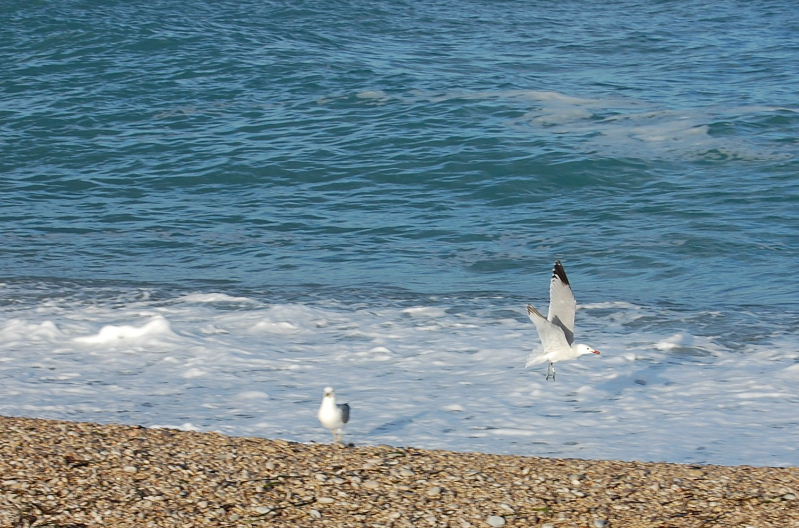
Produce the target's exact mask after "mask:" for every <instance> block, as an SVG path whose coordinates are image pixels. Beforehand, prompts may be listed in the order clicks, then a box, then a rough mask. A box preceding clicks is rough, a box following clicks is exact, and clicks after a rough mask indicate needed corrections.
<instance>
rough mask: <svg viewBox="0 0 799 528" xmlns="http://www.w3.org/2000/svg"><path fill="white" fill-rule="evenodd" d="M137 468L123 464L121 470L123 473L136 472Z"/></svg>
mask: <svg viewBox="0 0 799 528" xmlns="http://www.w3.org/2000/svg"><path fill="white" fill-rule="evenodd" d="M138 470H139V468H137V467H136V466H125V467H123V468H122V471H124V472H125V473H136V472H137V471H138Z"/></svg>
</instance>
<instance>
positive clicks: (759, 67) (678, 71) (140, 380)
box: [0, 1, 799, 465]
mask: <svg viewBox="0 0 799 528" xmlns="http://www.w3.org/2000/svg"><path fill="white" fill-rule="evenodd" d="M0 14H2V15H3V19H4V21H5V22H4V26H5V31H4V32H2V34H0V64H2V66H1V67H0V71H2V76H0V175H1V176H0V203H1V204H2V206H1V207H0V220H2V225H3V229H2V231H1V232H0V235H2V240H1V242H2V251H1V252H0V281H2V284H3V287H2V289H0V310H2V316H3V319H2V320H0V325H1V326H0V336H1V337H2V342H0V379H2V385H3V386H4V387H5V389H4V392H3V393H2V395H1V396H0V412H2V413H4V414H26V415H34V416H46V417H56V418H69V419H90V420H96V421H123V422H128V423H142V424H145V425H173V426H185V427H197V428H201V429H215V430H222V431H225V432H229V433H233V434H255V435H262V436H272V437H274V436H279V437H284V438H293V439H298V440H303V441H310V440H318V441H324V440H326V439H327V436H326V432H325V431H323V430H320V428H319V426H318V424H317V423H316V422H315V417H314V412H315V406H316V403H317V400H318V398H319V397H320V391H321V388H322V387H323V386H324V385H325V384H334V385H335V386H336V387H337V389H338V392H339V393H340V394H341V395H342V396H344V397H350V398H352V400H353V401H352V405H353V423H352V425H351V436H352V439H353V440H354V441H356V442H359V443H377V442H389V443H397V444H402V443H413V444H415V445H419V446H422V447H444V448H451V449H464V450H484V451H493V452H513V453H521V454H546V455H555V456H580V457H588V458H643V459H660V460H671V461H698V462H722V463H748V464H774V465H785V464H793V465H796V464H799V458H797V450H796V447H795V446H794V444H795V442H794V441H793V439H794V438H795V437H796V433H797V432H798V431H797V429H798V428H799V427H798V426H799V421H797V419H796V416H797V405H799V398H798V397H797V396H796V391H795V386H796V380H797V377H799V373H798V372H797V369H799V350H797V348H796V346H795V344H794V339H793V335H794V334H795V329H796V327H797V322H798V320H799V317H797V313H799V302H798V301H797V300H798V299H799V288H797V286H796V281H795V280H794V277H796V276H799V251H798V250H799V213H798V212H797V211H799V207H797V205H799V181H798V180H797V174H799V170H798V169H799V160H798V159H797V158H798V156H797V154H799V146H798V143H799V141H798V140H797V137H798V134H797V131H798V130H799V95H797V91H796V86H799V70H797V68H796V66H795V62H796V57H797V54H798V53H799V12H797V10H796V9H795V6H794V5H793V4H792V3H790V2H784V1H773V2H758V3H752V4H742V3H740V2H732V1H725V2H717V3H715V4H713V6H711V7H708V6H700V5H687V4H685V3H682V2H671V1H661V2H652V3H640V2H633V1H620V2H611V3H605V4H602V5H590V4H586V3H583V2H561V3H558V4H557V5H548V6H544V5H540V6H539V5H529V3H524V2H516V1H506V2H494V3H489V4H485V3H478V2H457V3H455V2H436V3H434V4H433V5H428V4H419V3H405V2H391V3H388V2H373V3H370V4H368V5H364V4H360V3H355V2H335V3H332V4H331V3H330V2H325V3H322V2H295V3H290V4H286V3H279V2H257V3H256V2H248V1H239V2H217V3H210V2H188V3H184V4H181V6H179V7H178V6H174V5H172V4H170V3H164V2H156V3H151V4H148V5H147V6H138V5H131V4H129V3H121V2H103V3H99V2H91V1H86V2H68V1H58V2H50V3H41V2H24V3H23V2H7V3H4V4H3V6H0ZM555 258H560V259H562V260H563V261H564V263H565V264H566V267H567V269H568V271H569V275H570V277H571V278H572V281H573V283H574V284H575V289H576V293H577V296H578V302H580V303H581V310H580V312H579V313H578V325H579V327H578V334H579V336H578V337H579V338H580V339H581V340H584V341H586V342H590V343H591V344H593V345H594V346H596V347H598V348H600V349H602V350H603V352H604V354H603V356H602V357H601V358H591V359H586V358H582V359H581V360H580V361H578V362H573V363H569V364H565V363H564V364H563V366H562V367H560V368H559V379H558V381H557V382H556V383H549V384H547V383H545V382H544V381H543V372H539V371H537V370H525V369H524V363H525V359H526V356H527V355H528V353H529V352H530V350H531V349H532V348H533V347H534V346H536V345H537V337H536V335H535V330H534V328H533V327H532V325H531V324H530V323H529V321H528V320H527V319H526V316H525V313H524V305H525V304H526V303H527V302H533V303H535V304H536V305H538V306H540V307H543V306H545V304H546V302H547V299H546V296H547V281H548V274H549V269H550V267H551V265H552V262H553V261H554V259H555Z"/></svg>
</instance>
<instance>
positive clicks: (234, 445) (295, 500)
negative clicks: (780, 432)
mask: <svg viewBox="0 0 799 528" xmlns="http://www.w3.org/2000/svg"><path fill="white" fill-rule="evenodd" d="M0 435H1V437H2V442H0V526H2V527H9V528H11V527H14V528H26V527H34V526H42V527H45V526H47V527H60V528H67V527H69V528H79V527H100V526H103V527H107V526H115V527H134V526H135V527H138V528H141V527H173V526H174V527H178V526H179V527H201V526H202V527H205V526H220V527H222V526H225V527H227V526H230V527H234V526H236V527H237V526H297V527H303V526H308V527H322V526H330V527H348V526H353V527H356V526H370V527H419V526H447V527H458V528H467V527H471V526H474V527H495V528H497V527H502V526H509V527H510V526H526V527H529V526H535V527H541V528H556V527H567V526H568V527H588V528H609V527H626V528H639V527H640V528H643V527H683V526H684V527H709V526H719V527H721V526H724V527H733V526H735V527H757V528H762V527H772V526H773V527H781V528H786V527H788V528H789V527H799V468H796V467H789V468H768V467H748V466H734V467H727V466H711V465H707V466H705V465H682V464H669V463H651V462H630V461H627V462H623V461H609V460H608V461H605V460H577V459H556V458H537V457H520V456H508V455H491V454H481V453H459V452H450V451H428V450H421V449H414V448H411V447H394V446H385V445H379V446H368V447H361V446H352V445H350V446H347V447H343V446H338V445H327V444H312V443H311V444H309V443H297V442H289V441H283V440H269V439H265V438H243V437H230V436H225V435H222V434H218V433H199V432H187V431H179V430H172V429H148V428H143V427H138V426H129V425H100V424H95V423H80V422H65V421H53V420H41V419H32V418H12V417H0Z"/></svg>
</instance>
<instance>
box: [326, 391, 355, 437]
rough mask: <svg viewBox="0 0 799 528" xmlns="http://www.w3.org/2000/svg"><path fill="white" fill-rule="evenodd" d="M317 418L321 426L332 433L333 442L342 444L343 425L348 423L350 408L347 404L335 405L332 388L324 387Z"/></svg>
mask: <svg viewBox="0 0 799 528" xmlns="http://www.w3.org/2000/svg"><path fill="white" fill-rule="evenodd" d="M318 416H319V421H320V422H322V425H324V426H325V427H326V428H328V429H330V432H331V433H333V441H334V442H336V443H339V444H343V443H344V442H342V438H343V437H344V432H343V431H344V424H345V423H347V422H349V421H350V406H349V404H348V403H336V391H334V390H333V387H325V395H324V397H323V398H322V405H320V406H319V414H318Z"/></svg>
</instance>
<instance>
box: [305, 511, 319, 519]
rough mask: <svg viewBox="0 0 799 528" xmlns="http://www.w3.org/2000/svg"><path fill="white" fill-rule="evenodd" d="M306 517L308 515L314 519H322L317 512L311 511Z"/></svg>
mask: <svg viewBox="0 0 799 528" xmlns="http://www.w3.org/2000/svg"><path fill="white" fill-rule="evenodd" d="M308 515H310V516H311V517H313V518H314V519H321V518H322V514H321V513H319V510H311V511H309V512H308Z"/></svg>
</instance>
